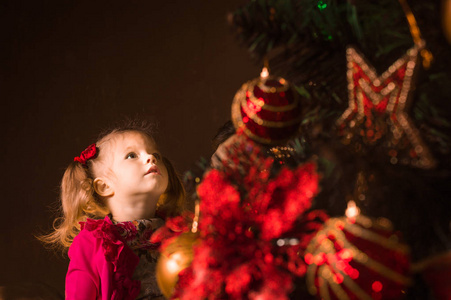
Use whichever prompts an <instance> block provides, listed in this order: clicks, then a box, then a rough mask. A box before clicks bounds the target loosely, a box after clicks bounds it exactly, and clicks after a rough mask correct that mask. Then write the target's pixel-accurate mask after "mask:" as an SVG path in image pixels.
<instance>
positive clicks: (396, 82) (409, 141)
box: [337, 43, 435, 169]
mask: <svg viewBox="0 0 451 300" xmlns="http://www.w3.org/2000/svg"><path fill="white" fill-rule="evenodd" d="M423 48H424V43H423V44H422V45H418V44H416V45H415V46H413V47H412V48H410V49H409V50H408V51H407V53H406V54H405V55H404V56H403V57H401V58H399V59H398V60H397V61H395V62H394V63H393V64H392V65H391V66H390V67H389V68H388V69H387V70H386V71H385V72H384V73H383V74H382V75H380V76H379V75H378V74H377V73H376V71H375V69H374V67H373V66H371V65H370V64H369V63H368V62H367V61H366V59H365V57H363V55H361V54H360V53H359V52H358V51H357V50H356V49H355V48H353V47H348V49H347V53H346V57H347V62H348V64H347V68H348V71H347V78H348V92H349V96H348V98H349V107H348V108H347V109H346V111H345V112H344V113H343V114H342V116H341V117H340V118H339V119H338V120H337V126H338V132H339V135H340V136H342V137H343V139H342V141H343V142H344V143H345V144H350V145H353V146H354V148H355V150H356V152H358V153H365V152H368V151H370V149H371V148H372V147H373V146H374V147H379V146H382V147H383V149H384V150H385V151H386V152H387V154H388V156H389V160H390V162H391V163H392V164H397V163H401V164H406V165H412V166H415V167H419V168H423V169H429V168H432V167H434V166H435V161H434V159H433V157H432V156H431V154H430V152H429V150H428V148H427V147H426V145H425V144H424V143H423V141H422V139H421V137H420V134H419V132H418V130H417V128H415V126H414V124H413V122H412V121H411V120H410V118H409V116H408V115H407V113H406V109H407V108H408V107H409V105H410V102H411V92H412V89H413V87H414V80H413V79H414V76H415V73H416V71H417V67H418V56H419V55H418V54H419V52H420V51H421V50H422V49H423Z"/></svg>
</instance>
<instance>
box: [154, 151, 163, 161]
mask: <svg viewBox="0 0 451 300" xmlns="http://www.w3.org/2000/svg"><path fill="white" fill-rule="evenodd" d="M152 155H153V157H155V158H156V159H157V160H161V154H160V153H156V152H155V153H152Z"/></svg>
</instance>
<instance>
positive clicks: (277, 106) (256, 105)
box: [232, 67, 301, 145]
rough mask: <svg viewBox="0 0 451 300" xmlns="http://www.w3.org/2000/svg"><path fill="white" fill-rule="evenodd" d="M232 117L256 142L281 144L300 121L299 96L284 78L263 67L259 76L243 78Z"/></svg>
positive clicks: (293, 131) (233, 105) (297, 126)
mask: <svg viewBox="0 0 451 300" xmlns="http://www.w3.org/2000/svg"><path fill="white" fill-rule="evenodd" d="M232 120H233V123H234V125H235V127H236V128H237V129H240V130H243V131H244V133H245V134H246V135H247V136H248V137H249V138H251V139H252V140H254V141H256V142H259V143H262V144H266V145H276V144H283V143H284V142H286V141H287V140H288V139H289V138H291V137H292V136H293V135H294V134H295V133H296V132H297V131H298V128H299V125H300V123H301V106H300V103H299V98H298V97H297V96H296V93H294V91H293V90H292V88H291V86H290V84H289V83H288V82H287V81H286V80H285V79H283V78H279V77H274V76H270V75H269V71H268V68H267V67H265V68H263V70H262V72H261V75H260V77H259V78H256V79H254V80H251V81H248V82H246V83H245V84H243V86H242V87H241V88H240V89H239V90H238V92H237V93H236V95H235V98H234V99H233V103H232Z"/></svg>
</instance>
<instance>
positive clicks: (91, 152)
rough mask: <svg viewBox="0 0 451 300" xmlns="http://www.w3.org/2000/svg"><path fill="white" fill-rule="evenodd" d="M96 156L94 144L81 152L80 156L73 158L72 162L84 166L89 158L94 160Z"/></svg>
mask: <svg viewBox="0 0 451 300" xmlns="http://www.w3.org/2000/svg"><path fill="white" fill-rule="evenodd" d="M96 156H97V147H96V144H92V145H89V146H88V148H86V149H85V150H83V151H82V152H81V154H80V156H76V157H74V161H78V162H79V163H81V164H82V165H84V166H85V165H86V162H87V161H88V160H90V159H91V158H95V157H96Z"/></svg>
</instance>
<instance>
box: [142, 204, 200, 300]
mask: <svg viewBox="0 0 451 300" xmlns="http://www.w3.org/2000/svg"><path fill="white" fill-rule="evenodd" d="M198 208H199V206H198V205H196V209H195V215H194V218H193V216H191V215H190V214H186V215H184V216H179V217H175V218H170V219H168V220H167V222H166V224H165V226H163V227H161V228H160V229H159V230H158V231H157V232H155V233H154V234H153V235H152V237H151V241H152V242H158V243H161V251H160V252H161V253H160V257H159V258H158V261H157V265H156V269H155V272H156V278H157V283H158V286H159V288H160V290H161V292H162V293H163V295H164V296H165V297H166V298H168V299H169V298H171V297H172V295H173V294H174V290H175V286H176V285H177V283H178V281H179V275H180V274H181V273H182V272H183V271H184V270H185V269H186V268H188V267H189V266H190V264H191V261H192V260H193V247H194V245H195V244H196V242H197V240H198V233H197V224H198V218H199V211H198ZM190 223H191V226H189V224H190Z"/></svg>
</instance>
